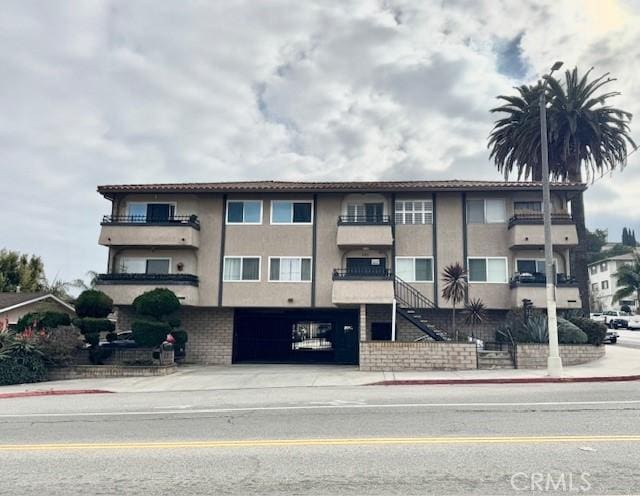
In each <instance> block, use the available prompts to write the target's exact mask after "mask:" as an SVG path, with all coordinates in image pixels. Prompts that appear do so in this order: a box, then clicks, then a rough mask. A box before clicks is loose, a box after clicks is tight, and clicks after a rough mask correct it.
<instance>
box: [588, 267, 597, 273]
mask: <svg viewBox="0 0 640 496" xmlns="http://www.w3.org/2000/svg"><path fill="white" fill-rule="evenodd" d="M589 272H591V274H597V273H598V266H597V265H592V266H591V267H589Z"/></svg>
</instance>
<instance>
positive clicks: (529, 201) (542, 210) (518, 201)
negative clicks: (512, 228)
mask: <svg viewBox="0 0 640 496" xmlns="http://www.w3.org/2000/svg"><path fill="white" fill-rule="evenodd" d="M518 203H537V204H539V205H540V210H527V209H520V210H518V209H517V208H516V204H518ZM516 212H536V213H543V212H544V202H543V201H542V200H513V213H514V214H515V213H516Z"/></svg>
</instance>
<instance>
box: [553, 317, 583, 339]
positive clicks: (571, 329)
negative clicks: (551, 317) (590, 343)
mask: <svg viewBox="0 0 640 496" xmlns="http://www.w3.org/2000/svg"><path fill="white" fill-rule="evenodd" d="M558 342H559V343H561V344H584V343H586V342H587V335H586V334H585V333H584V332H582V331H581V330H580V328H579V327H578V326H576V325H574V324H572V323H571V322H569V321H568V320H565V319H562V318H559V319H558Z"/></svg>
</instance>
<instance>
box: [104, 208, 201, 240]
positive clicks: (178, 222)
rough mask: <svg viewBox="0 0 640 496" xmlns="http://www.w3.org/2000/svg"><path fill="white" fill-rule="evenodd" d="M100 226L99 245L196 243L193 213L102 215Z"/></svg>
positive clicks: (197, 232)
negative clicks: (155, 215) (156, 215)
mask: <svg viewBox="0 0 640 496" xmlns="http://www.w3.org/2000/svg"><path fill="white" fill-rule="evenodd" d="M101 226H102V229H101V231H100V238H99V241H98V242H99V243H100V244H101V245H103V246H166V247H178V246H186V247H191V248H198V247H199V246H200V221H199V220H198V216H197V215H170V216H158V217H153V216H147V215H105V216H104V217H103V219H102V222H101Z"/></svg>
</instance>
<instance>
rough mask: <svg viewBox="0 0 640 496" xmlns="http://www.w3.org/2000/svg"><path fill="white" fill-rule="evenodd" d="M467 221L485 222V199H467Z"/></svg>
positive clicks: (471, 222) (474, 222) (472, 222)
mask: <svg viewBox="0 0 640 496" xmlns="http://www.w3.org/2000/svg"><path fill="white" fill-rule="evenodd" d="M467 223H468V224H484V200H468V201H467Z"/></svg>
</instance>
